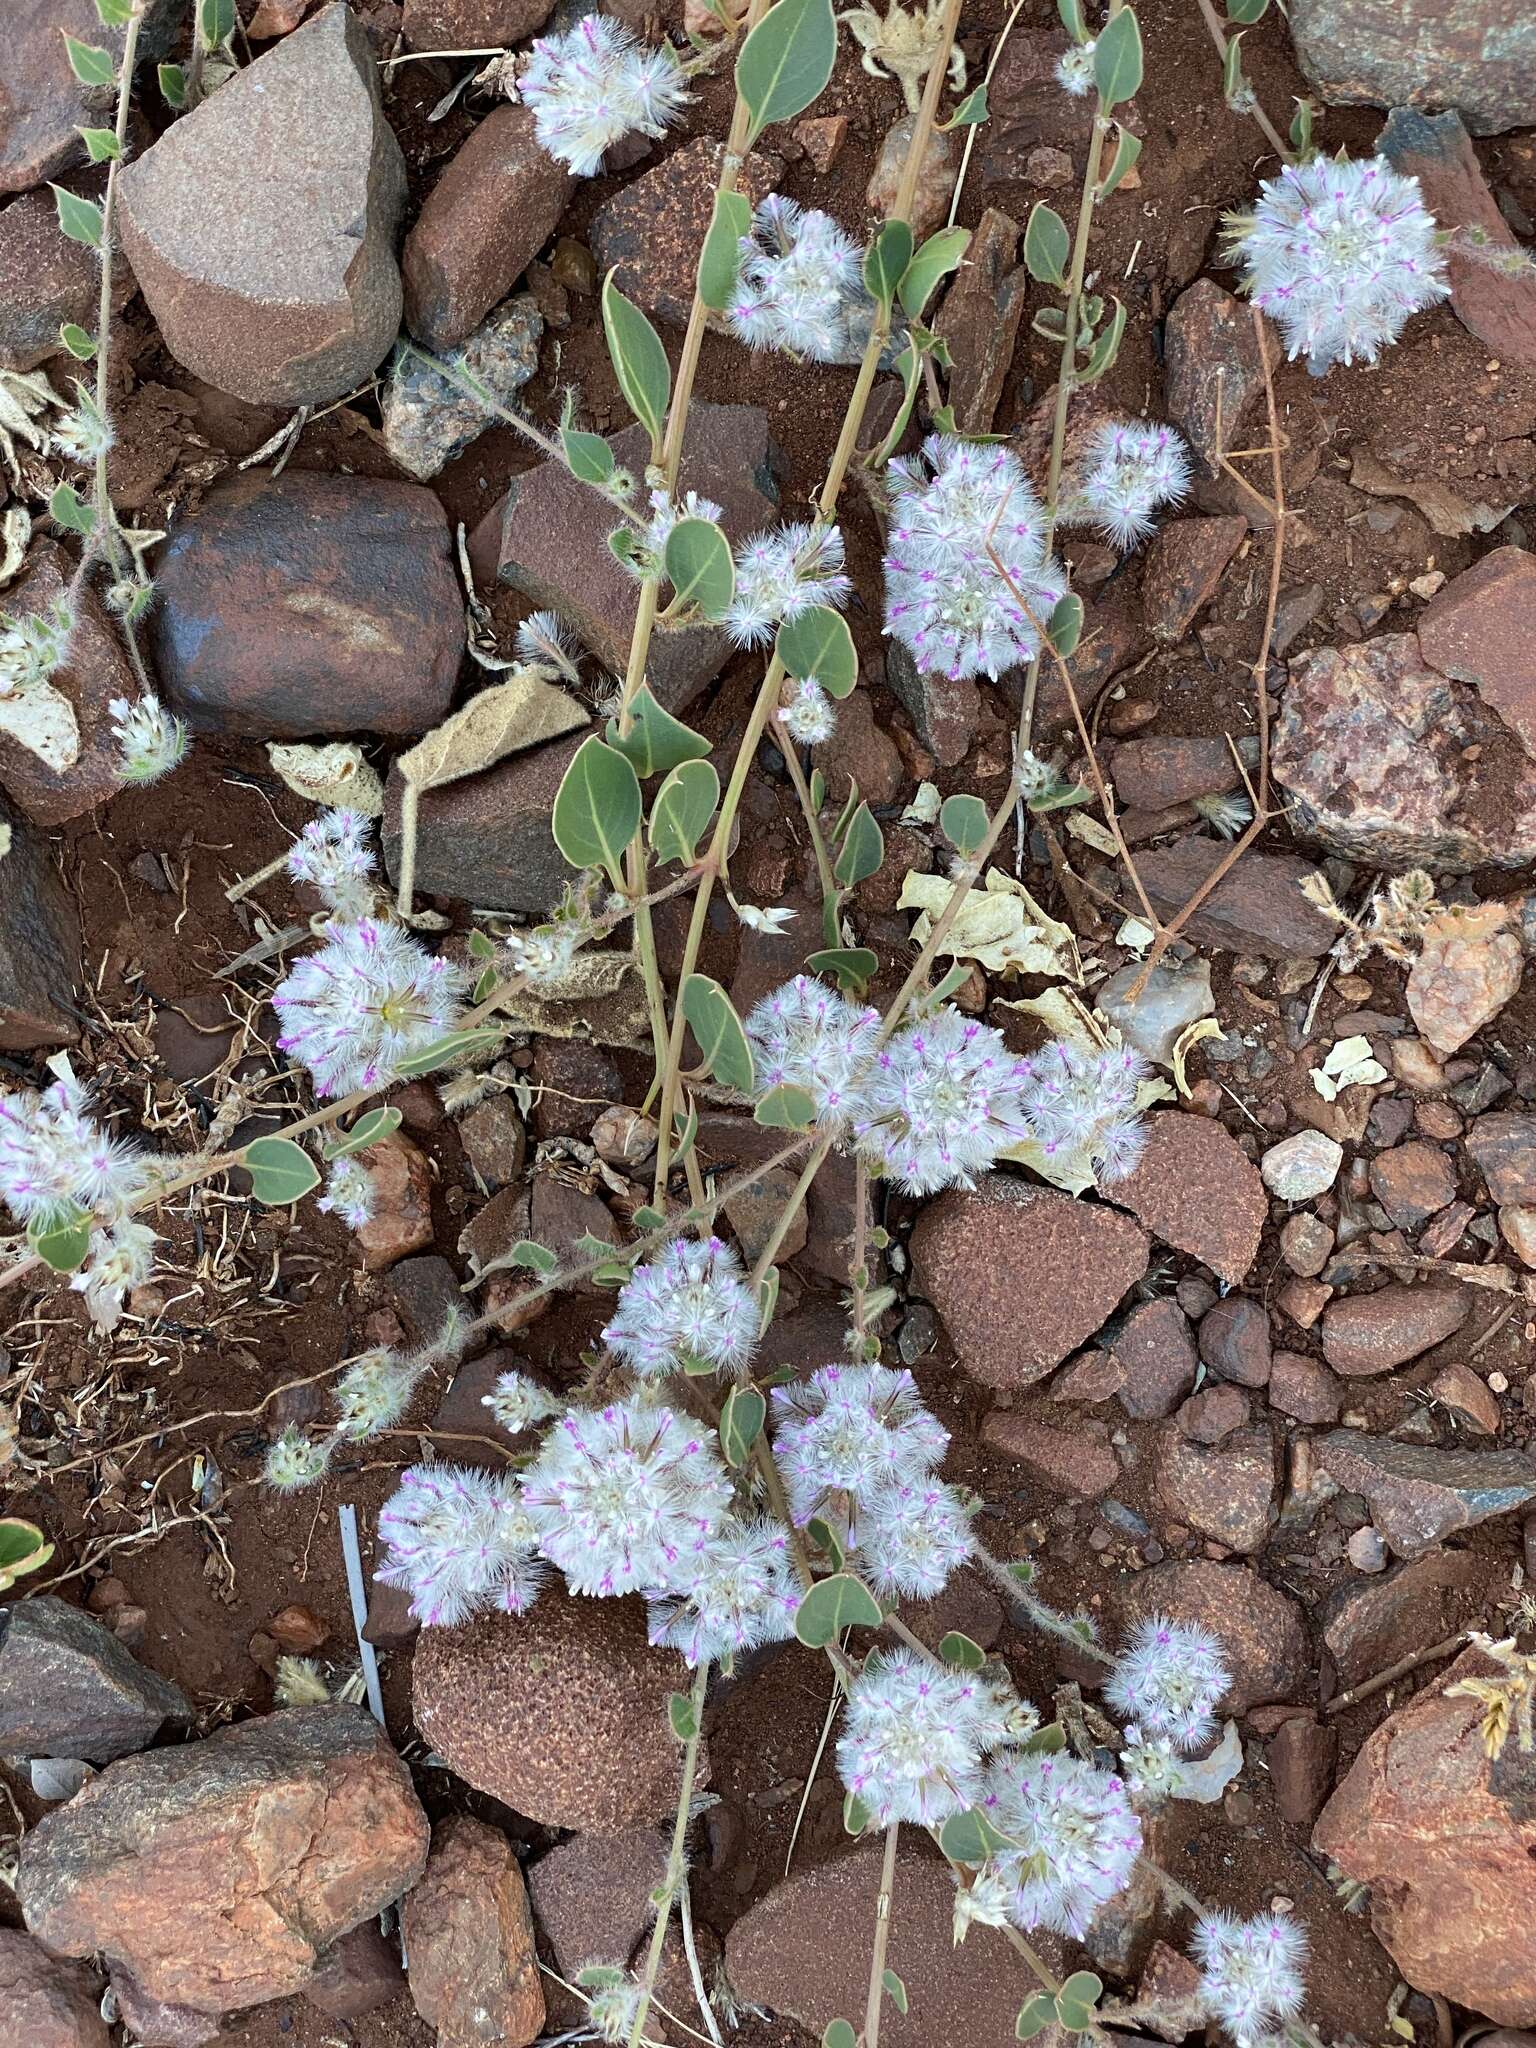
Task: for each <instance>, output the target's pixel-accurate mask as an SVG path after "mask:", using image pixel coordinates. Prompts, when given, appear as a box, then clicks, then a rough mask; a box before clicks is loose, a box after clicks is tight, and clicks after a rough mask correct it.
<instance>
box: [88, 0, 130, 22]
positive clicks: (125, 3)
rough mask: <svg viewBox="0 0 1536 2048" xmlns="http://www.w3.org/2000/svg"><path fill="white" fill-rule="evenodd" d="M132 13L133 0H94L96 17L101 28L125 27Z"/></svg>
mask: <svg viewBox="0 0 1536 2048" xmlns="http://www.w3.org/2000/svg"><path fill="white" fill-rule="evenodd" d="M132 14H133V0H96V19H97V20H98V21H99V22H100V23H101V25H102V27H103V28H126V27H127V25H128V22H129V20H130V19H131V17H132Z"/></svg>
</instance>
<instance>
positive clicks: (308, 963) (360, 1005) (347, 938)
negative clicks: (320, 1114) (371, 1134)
mask: <svg viewBox="0 0 1536 2048" xmlns="http://www.w3.org/2000/svg"><path fill="white" fill-rule="evenodd" d="M467 980H468V976H467V975H466V973H465V971H464V970H463V969H462V968H460V967H455V966H453V965H451V964H450V963H449V962H448V961H446V960H438V959H434V958H433V957H432V955H431V954H430V953H428V952H427V951H426V949H425V948H424V947H423V946H422V945H420V944H419V943H418V941H417V940H416V939H414V938H413V937H412V935H411V934H410V932H408V931H407V930H406V928H405V927H404V925H399V924H391V923H384V922H382V921H381V920H380V919H378V918H373V917H362V918H359V919H357V921H356V922H355V923H351V924H341V923H333V924H328V925H327V926H326V927H325V941H324V943H323V944H322V945H321V947H320V948H319V950H318V951H317V952H314V953H307V954H305V956H304V957H303V958H302V959H301V960H299V961H297V962H296V963H295V964H294V967H293V969H292V972H291V973H290V974H289V975H288V977H287V979H286V980H285V981H283V982H281V983H280V984H279V986H278V988H277V990H276V993H275V994H274V995H273V997H272V1007H273V1009H274V1010H276V1012H277V1015H278V1021H279V1023H280V1024H281V1026H282V1030H281V1032H280V1033H279V1035H278V1041H277V1042H278V1044H279V1046H281V1048H282V1049H283V1051H284V1052H287V1053H292V1054H293V1056H294V1058H295V1059H297V1060H299V1061H301V1062H302V1063H303V1065H304V1066H306V1067H308V1069H309V1071H310V1073H311V1074H312V1075H313V1076H314V1082H315V1092H316V1093H317V1094H318V1095H348V1094H350V1093H351V1092H352V1091H353V1090H354V1089H356V1088H377V1087H381V1086H382V1085H383V1084H384V1083H385V1082H387V1081H389V1080H390V1079H391V1078H392V1077H393V1076H394V1074H395V1072H396V1069H397V1068H398V1066H399V1063H400V1062H401V1060H403V1059H404V1058H406V1056H407V1055H408V1054H410V1053H412V1052H419V1051H420V1050H421V1048H422V1047H423V1046H427V1045H430V1044H431V1043H432V1041H433V1040H434V1039H437V1038H441V1037H442V1036H443V1035H444V1033H445V1032H448V1031H451V1030H452V1029H453V1027H454V1025H455V1024H456V1023H457V1021H458V1017H459V997H460V995H461V994H462V992H463V990H464V987H465V984H466V982H467Z"/></svg>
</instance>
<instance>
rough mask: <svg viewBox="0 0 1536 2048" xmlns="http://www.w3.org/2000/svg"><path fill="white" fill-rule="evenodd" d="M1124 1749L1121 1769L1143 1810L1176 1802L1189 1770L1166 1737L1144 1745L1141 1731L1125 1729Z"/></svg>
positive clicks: (1162, 1736)
mask: <svg viewBox="0 0 1536 2048" xmlns="http://www.w3.org/2000/svg"><path fill="white" fill-rule="evenodd" d="M1125 1734H1126V1747H1125V1748H1124V1749H1123V1750H1122V1751H1121V1752H1120V1767H1121V1769H1122V1770H1123V1772H1124V1773H1125V1782H1126V1783H1127V1784H1128V1785H1129V1786H1130V1788H1131V1791H1132V1792H1133V1793H1134V1795H1135V1797H1136V1799H1137V1801H1138V1803H1139V1804H1140V1805H1141V1807H1142V1808H1143V1809H1145V1808H1147V1807H1153V1806H1161V1805H1162V1804H1163V1803H1164V1801H1165V1800H1168V1799H1177V1798H1179V1797H1180V1796H1181V1794H1182V1793H1183V1791H1184V1789H1185V1787H1186V1786H1187V1784H1188V1783H1189V1767H1188V1765H1186V1764H1185V1763H1184V1761H1183V1760H1182V1758H1181V1757H1180V1756H1179V1754H1178V1751H1177V1750H1176V1749H1175V1748H1174V1746H1173V1744H1172V1743H1171V1742H1170V1741H1169V1739H1168V1737H1167V1736H1166V1735H1160V1736H1158V1737H1157V1738H1156V1740H1155V1741H1144V1740H1143V1739H1142V1736H1141V1731H1140V1730H1139V1729H1137V1728H1127V1729H1126V1731H1125Z"/></svg>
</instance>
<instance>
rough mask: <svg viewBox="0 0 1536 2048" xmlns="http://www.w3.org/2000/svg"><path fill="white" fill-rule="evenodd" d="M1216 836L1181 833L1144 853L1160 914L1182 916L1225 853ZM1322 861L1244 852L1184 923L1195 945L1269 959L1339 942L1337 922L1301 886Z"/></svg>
mask: <svg viewBox="0 0 1536 2048" xmlns="http://www.w3.org/2000/svg"><path fill="white" fill-rule="evenodd" d="M1230 852H1231V848H1230V847H1226V846H1223V845H1222V844H1221V843H1220V842H1219V841H1218V840H1215V839H1201V838H1191V839H1181V840H1179V841H1178V842H1177V843H1176V844H1175V845H1173V846H1170V847H1166V848H1163V849H1160V850H1159V851H1157V852H1155V853H1143V854H1138V856H1137V859H1136V868H1137V872H1138V873H1139V874H1140V876H1141V880H1142V886H1143V887H1144V888H1145V890H1146V892H1147V895H1148V896H1149V897H1150V898H1151V901H1152V907H1153V909H1154V910H1155V911H1156V912H1157V914H1158V916H1159V917H1164V918H1168V917H1177V916H1178V914H1179V912H1180V911H1181V910H1183V908H1184V906H1185V904H1186V903H1188V902H1189V900H1190V898H1191V897H1192V896H1193V895H1194V894H1195V892H1196V890H1197V889H1199V888H1201V887H1202V886H1203V885H1204V884H1205V882H1206V881H1207V880H1208V879H1209V878H1210V875H1211V874H1212V872H1213V871H1214V870H1215V869H1216V868H1217V867H1218V866H1219V865H1220V864H1221V863H1222V862H1223V861H1224V860H1225V859H1226V858H1227V856H1228V855H1229V853H1230ZM1315 871H1316V862H1315V861H1305V860H1299V859H1297V858H1296V857H1295V855H1293V854H1288V853H1253V852H1249V853H1245V854H1244V855H1243V857H1242V859H1241V860H1240V861H1239V862H1238V863H1237V865H1236V867H1235V868H1233V869H1232V870H1231V871H1230V873H1228V874H1226V875H1223V877H1222V879H1221V880H1220V881H1219V882H1218V883H1217V884H1216V886H1215V888H1214V889H1213V890H1212V891H1211V893H1210V894H1209V895H1208V896H1207V897H1206V898H1205V899H1204V901H1203V902H1202V903H1201V905H1200V908H1199V909H1198V910H1197V911H1196V912H1195V913H1194V915H1193V916H1192V917H1191V918H1190V919H1189V921H1188V923H1187V924H1186V925H1185V926H1184V936H1185V937H1186V938H1187V939H1191V940H1193V941H1194V942H1195V943H1196V944H1197V945H1205V946H1217V947H1220V948H1221V949H1222V950H1224V951H1226V952H1229V953H1259V954H1262V955H1263V957H1264V958H1265V959H1266V960H1283V959H1285V958H1287V957H1288V956H1289V955H1291V954H1298V955H1300V956H1301V957H1302V958H1303V959H1307V960H1317V959H1320V958H1321V957H1322V955H1323V954H1324V953H1326V952H1327V951H1328V949H1329V947H1330V946H1331V945H1332V944H1333V941H1334V938H1335V936H1336V927H1335V926H1334V925H1332V924H1330V922H1329V921H1328V919H1327V918H1326V917H1324V916H1323V914H1322V912H1321V911H1320V910H1314V909H1313V907H1312V905H1311V904H1310V903H1309V902H1308V901H1307V899H1306V897H1305V896H1303V895H1302V893H1301V883H1302V881H1303V880H1304V878H1305V877H1306V876H1308V875H1310V874H1313V873H1315Z"/></svg>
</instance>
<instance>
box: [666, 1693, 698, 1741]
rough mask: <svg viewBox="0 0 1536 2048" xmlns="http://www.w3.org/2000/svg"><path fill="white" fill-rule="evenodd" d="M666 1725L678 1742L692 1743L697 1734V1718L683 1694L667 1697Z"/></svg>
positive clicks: (690, 1703) (691, 1704) (689, 1701)
mask: <svg viewBox="0 0 1536 2048" xmlns="http://www.w3.org/2000/svg"><path fill="white" fill-rule="evenodd" d="M667 1725H668V1726H669V1727H670V1728H671V1730H672V1733H673V1734H674V1735H675V1736H676V1737H677V1739H678V1741H679V1742H692V1740H693V1738H694V1737H695V1735H697V1734H698V1732H699V1716H698V1712H697V1710H696V1708H695V1707H694V1704H693V1701H692V1700H691V1699H689V1697H688V1695H687V1693H685V1692H674V1693H669V1694H668V1695H667Z"/></svg>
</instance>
